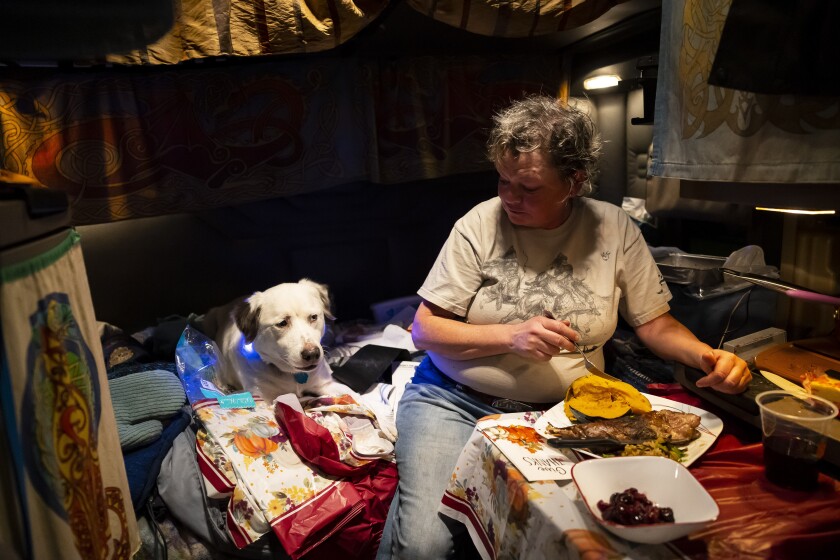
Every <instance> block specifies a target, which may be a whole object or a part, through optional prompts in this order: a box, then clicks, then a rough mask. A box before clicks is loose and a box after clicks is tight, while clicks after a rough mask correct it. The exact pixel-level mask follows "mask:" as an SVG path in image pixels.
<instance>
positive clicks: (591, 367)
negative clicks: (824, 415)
mask: <svg viewBox="0 0 840 560" xmlns="http://www.w3.org/2000/svg"><path fill="white" fill-rule="evenodd" d="M571 342H572V344H574V345H575V350H577V351H578V353H579V354H580V355H581V357H582V358H583V365H584V366H585V367H586V371H588V372H589V373H594V374H595V375H597V376H598V377H603V378H604V379H609V380H611V381H621V380H620V379H619V378H617V377H615V376H612V375H610V374H609V373H607V372H605V371H603V370H602V369H601V368H599V367H598V366H596V365H595V364H594V363H593V362H592V360H590V359H589V356H587V355H586V352H584V351H583V348H581V347H580V346H579V345H578V343H577V342H575V341H574V340H572V341H571Z"/></svg>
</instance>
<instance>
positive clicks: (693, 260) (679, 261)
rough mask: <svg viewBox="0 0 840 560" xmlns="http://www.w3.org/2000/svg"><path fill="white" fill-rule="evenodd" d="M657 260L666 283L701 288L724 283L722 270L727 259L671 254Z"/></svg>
mask: <svg viewBox="0 0 840 560" xmlns="http://www.w3.org/2000/svg"><path fill="white" fill-rule="evenodd" d="M655 260H656V264H657V265H658V266H659V271H660V272H661V273H662V277H663V278H665V281H666V282H671V283H673V284H684V285H689V286H696V287H700V288H706V287H709V286H715V285H718V284H720V283H722V282H723V273H722V272H721V271H720V268H721V267H722V266H723V265H724V263H725V262H726V258H725V257H712V256H709V255H690V254H687V253H669V254H668V255H667V256H664V257H659V258H657V259H655Z"/></svg>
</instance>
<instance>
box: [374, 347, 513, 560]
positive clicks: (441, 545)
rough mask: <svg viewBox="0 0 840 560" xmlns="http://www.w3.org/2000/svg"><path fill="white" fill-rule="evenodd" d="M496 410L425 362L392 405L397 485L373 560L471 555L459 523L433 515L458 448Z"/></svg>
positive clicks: (437, 514) (427, 360) (435, 513)
mask: <svg viewBox="0 0 840 560" xmlns="http://www.w3.org/2000/svg"><path fill="white" fill-rule="evenodd" d="M498 412H499V411H498V410H496V409H494V408H493V407H491V406H489V405H486V404H484V403H482V402H480V401H478V400H476V399H474V398H472V397H470V396H469V395H467V394H465V393H463V392H461V391H460V390H458V389H457V388H456V387H455V384H454V383H453V382H452V380H450V379H448V378H447V377H445V376H444V375H443V374H442V373H441V372H440V371H439V370H438V369H437V368H436V367H435V366H434V364H432V363H431V361H430V360H429V358H428V357H427V358H426V359H425V360H424V361H423V362H422V363H421V364H420V365H419V366H418V367H417V371H416V373H415V375H414V378H413V379H412V380H411V383H409V384H408V385H407V386H406V388H405V392H404V393H403V396H402V398H401V399H400V402H399V404H398V406H397V434H398V437H397V443H396V459H397V468H398V470H399V476H400V483H399V487H398V489H397V493H396V495H395V496H394V500H393V501H392V502H391V509H390V510H389V512H388V521H387V522H386V524H385V529H384V532H383V535H382V542H381V544H380V547H379V552H378V554H377V560H386V559H389V558H397V559H399V560H411V559H424V560H425V559H437V558H463V557H464V554H469V553H470V552H472V554H475V549H474V548H473V546H472V543H471V542H470V537H469V534H467V532H466V527H464V525H463V524H461V523H459V522H457V521H454V520H452V519H450V518H448V517H446V516H444V515H441V514H439V513H438V508H439V507H440V499H441V497H442V496H443V492H444V490H445V489H446V486H447V484H448V483H449V479H450V477H451V475H452V471H453V470H454V469H455V463H456V462H457V461H458V456H459V455H460V454H461V449H463V447H464V445H465V444H466V443H467V440H469V438H470V435H471V434H472V433H473V430H474V429H475V423H476V421H477V420H478V419H479V418H482V417H484V416H487V415H488V414H497V413H498Z"/></svg>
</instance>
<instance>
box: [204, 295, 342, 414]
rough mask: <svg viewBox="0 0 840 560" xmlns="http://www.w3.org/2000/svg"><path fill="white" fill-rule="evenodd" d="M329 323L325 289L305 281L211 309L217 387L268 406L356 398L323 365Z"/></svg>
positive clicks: (208, 321)
mask: <svg viewBox="0 0 840 560" xmlns="http://www.w3.org/2000/svg"><path fill="white" fill-rule="evenodd" d="M325 319H333V316H332V315H331V314H330V311H329V293H328V289H327V286H325V285H323V284H318V283H316V282H313V281H311V280H308V279H305V278H304V279H302V280H300V281H299V282H292V283H285V284H278V285H277V286H274V287H272V288H269V289H267V290H265V291H263V292H255V293H254V294H252V295H251V296H250V297H249V298H247V299H245V300H238V301H236V302H233V303H231V304H228V305H226V306H223V307H216V308H213V309H211V310H210V311H208V312H207V314H206V315H205V318H204V327H205V332H207V334H208V335H209V336H210V337H211V338H213V339H214V340H215V342H216V345H217V346H218V348H219V351H220V352H221V356H220V365H221V367H220V378H219V381H220V382H221V383H223V384H226V385H228V386H230V387H233V388H235V389H245V390H247V391H250V392H251V393H252V394H254V395H260V396H262V398H263V399H264V400H266V401H267V402H271V401H273V400H274V399H275V398H276V397H277V396H279V395H284V394H287V393H293V394H295V395H297V396H298V397H302V396H304V395H310V396H322V395H340V394H347V393H350V392H352V391H351V389H350V388H349V387H347V386H345V385H343V384H340V383H338V382H337V381H335V380H333V378H332V370H331V369H330V367H329V365H327V362H326V361H325V359H324V349H323V347H322V346H321V338H322V337H323V336H324V332H325ZM214 333H215V334H214Z"/></svg>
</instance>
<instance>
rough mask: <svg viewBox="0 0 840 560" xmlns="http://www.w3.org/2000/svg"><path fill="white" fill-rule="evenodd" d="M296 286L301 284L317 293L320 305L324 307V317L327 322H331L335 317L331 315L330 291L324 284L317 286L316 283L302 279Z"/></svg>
mask: <svg viewBox="0 0 840 560" xmlns="http://www.w3.org/2000/svg"><path fill="white" fill-rule="evenodd" d="M298 284H303V285H304V286H310V287H312V288H314V289H315V291H316V292H317V293H318V297H319V298H321V304H322V305H323V307H324V317H325V318H327V319H328V320H330V321H332V320H334V319H335V317H334V316H333V314H332V309H331V308H332V302H331V301H330V289H329V287H327V285H326V284H319V283H318V282H313V281H312V280H310V279H309V278H302V279H301V280H300V281H299V282H298Z"/></svg>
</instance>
